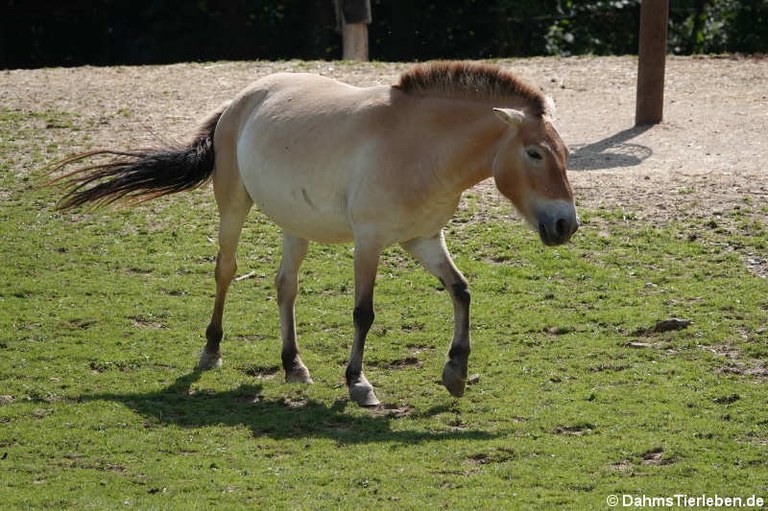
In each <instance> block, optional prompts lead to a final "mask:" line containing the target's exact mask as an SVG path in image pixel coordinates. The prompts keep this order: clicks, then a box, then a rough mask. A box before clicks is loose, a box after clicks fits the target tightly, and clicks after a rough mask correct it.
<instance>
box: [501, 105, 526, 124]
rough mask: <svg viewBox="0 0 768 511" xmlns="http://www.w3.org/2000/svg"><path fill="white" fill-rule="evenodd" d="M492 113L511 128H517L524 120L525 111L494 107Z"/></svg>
mask: <svg viewBox="0 0 768 511" xmlns="http://www.w3.org/2000/svg"><path fill="white" fill-rule="evenodd" d="M493 113H495V114H496V117H498V118H499V119H501V120H502V121H504V122H505V123H507V124H509V125H510V126H512V127H513V128H517V127H518V126H520V125H521V124H522V123H523V121H524V120H525V113H523V112H522V111H520V110H515V109H513V108H494V109H493Z"/></svg>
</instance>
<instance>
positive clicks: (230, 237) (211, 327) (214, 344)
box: [197, 164, 253, 369]
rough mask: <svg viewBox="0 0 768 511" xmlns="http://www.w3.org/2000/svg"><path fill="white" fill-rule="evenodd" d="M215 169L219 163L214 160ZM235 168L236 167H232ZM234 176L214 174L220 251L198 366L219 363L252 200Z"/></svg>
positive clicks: (211, 365) (218, 364) (212, 366)
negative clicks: (228, 302) (226, 308)
mask: <svg viewBox="0 0 768 511" xmlns="http://www.w3.org/2000/svg"><path fill="white" fill-rule="evenodd" d="M217 170H218V164H217ZM235 172H236V171H235ZM233 179H234V180H232V176H231V174H230V180H229V181H225V180H224V179H223V177H222V176H221V175H219V179H217V176H216V175H214V183H213V185H214V192H215V194H216V203H217V205H218V207H219V218H220V220H219V254H218V256H217V257H216V299H215V301H214V304H213V314H212V315H211V322H210V323H209V324H208V328H207V329H206V330H205V338H206V343H205V349H204V350H203V353H202V355H200V361H199V362H198V364H197V368H198V369H214V368H217V367H220V366H221V350H220V344H221V338H222V337H223V336H224V330H223V328H222V317H223V315H224V302H225V301H226V298H227V290H228V289H229V285H230V284H231V283H232V279H233V278H234V276H235V272H236V271H237V260H236V251H237V243H238V241H239V240H240V232H241V231H242V229H243V223H244V222H245V218H246V217H247V216H248V211H250V209H251V205H252V204H253V201H252V200H251V198H250V197H249V196H248V193H247V192H246V191H245V188H244V187H243V185H242V183H241V182H240V180H239V177H238V176H237V174H235V175H234V178H233Z"/></svg>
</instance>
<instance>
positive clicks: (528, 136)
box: [493, 108, 579, 245]
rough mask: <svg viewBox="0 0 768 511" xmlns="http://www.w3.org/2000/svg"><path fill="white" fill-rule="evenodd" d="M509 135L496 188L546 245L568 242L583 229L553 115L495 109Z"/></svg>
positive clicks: (499, 158)
mask: <svg viewBox="0 0 768 511" xmlns="http://www.w3.org/2000/svg"><path fill="white" fill-rule="evenodd" d="M493 111H494V112H495V113H496V116H497V117H499V119H501V120H502V121H503V122H504V123H506V124H507V132H506V134H505V135H504V139H503V142H502V143H501V145H500V146H499V150H498V153H497V154H496V157H495V159H494V162H493V178H494V181H495V182H496V187H497V188H498V189H499V191H500V192H501V193H503V194H504V195H505V196H506V197H507V198H508V199H509V200H511V201H512V203H513V204H514V205H515V207H516V208H517V210H518V211H519V212H520V214H521V215H523V217H524V218H525V219H526V220H527V221H528V223H530V224H531V225H532V226H534V227H535V228H536V229H538V231H539V236H541V241H542V242H544V244H546V245H559V244H561V243H565V242H566V241H568V240H569V239H570V238H571V236H572V235H573V233H574V232H576V229H578V227H579V217H578V215H577V214H576V207H575V206H574V203H573V191H572V189H571V184H570V183H569V182H568V176H567V175H566V166H567V163H568V148H567V147H566V146H565V144H564V143H563V141H562V139H561V138H560V135H559V134H558V133H557V130H556V129H555V127H554V126H553V125H552V122H551V120H550V118H549V116H548V115H544V116H540V115H530V114H528V113H526V112H524V111H522V110H514V109H511V108H494V110H493Z"/></svg>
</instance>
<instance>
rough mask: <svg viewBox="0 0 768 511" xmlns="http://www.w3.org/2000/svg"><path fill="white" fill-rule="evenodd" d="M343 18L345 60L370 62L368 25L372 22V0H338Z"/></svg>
mask: <svg viewBox="0 0 768 511" xmlns="http://www.w3.org/2000/svg"><path fill="white" fill-rule="evenodd" d="M336 12H337V13H338V14H339V15H340V16H339V17H340V18H341V20H340V21H341V26H342V28H341V35H342V41H343V42H342V44H343V45H344V50H343V59H344V60H362V61H366V60H368V25H369V24H370V23H371V21H372V18H373V17H372V15H371V0H336Z"/></svg>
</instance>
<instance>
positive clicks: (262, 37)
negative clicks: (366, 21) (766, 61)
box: [0, 0, 768, 68]
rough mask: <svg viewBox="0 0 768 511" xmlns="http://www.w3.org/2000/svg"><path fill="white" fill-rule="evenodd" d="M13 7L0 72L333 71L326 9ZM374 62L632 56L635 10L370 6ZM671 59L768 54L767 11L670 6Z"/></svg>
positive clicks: (754, 2)
mask: <svg viewBox="0 0 768 511" xmlns="http://www.w3.org/2000/svg"><path fill="white" fill-rule="evenodd" d="M70 4H71V3H68V2H60V1H54V0H28V1H26V2H23V5H22V3H19V2H16V3H14V2H11V3H10V4H9V6H8V7H7V12H5V13H4V16H0V48H3V50H4V51H2V52H0V68H12V67H39V66H46V65H47V66H52V65H78V64H86V63H87V64H109V63H118V64H146V63H164V62H179V61H206V60H220V59H273V60H274V59H290V58H324V59H334V58H339V57H340V55H341V36H340V33H339V30H338V27H337V17H336V13H335V11H334V6H333V5H334V4H333V2H331V1H329V0H242V1H239V2H221V1H214V0H198V1H195V2H178V1H175V0H110V1H108V2H99V3H97V5H94V6H90V5H86V4H84V3H80V4H77V5H74V4H73V5H70ZM371 4H372V9H373V23H372V24H371V25H370V29H369V40H370V54H371V58H372V59H373V60H389V61H412V60H427V59H434V58H469V59H476V58H502V57H512V56H515V57H520V56H532V55H560V56H567V55H582V54H596V55H611V54H620V55H622V54H634V53H636V52H637V46H638V30H639V18H640V4H641V1H640V0H588V1H581V0H579V1H576V0H485V1H481V0H441V1H436V0H428V1H420V2H402V1H398V0H371ZM669 48H670V51H672V52H674V53H678V54H686V55H687V54H692V53H728V52H742V53H766V52H768V1H766V0H672V1H671V2H670V18H669Z"/></svg>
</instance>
